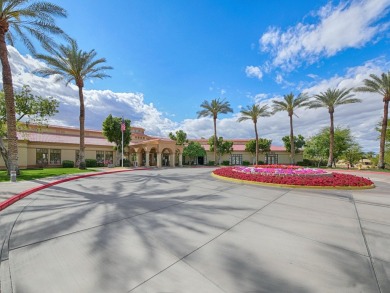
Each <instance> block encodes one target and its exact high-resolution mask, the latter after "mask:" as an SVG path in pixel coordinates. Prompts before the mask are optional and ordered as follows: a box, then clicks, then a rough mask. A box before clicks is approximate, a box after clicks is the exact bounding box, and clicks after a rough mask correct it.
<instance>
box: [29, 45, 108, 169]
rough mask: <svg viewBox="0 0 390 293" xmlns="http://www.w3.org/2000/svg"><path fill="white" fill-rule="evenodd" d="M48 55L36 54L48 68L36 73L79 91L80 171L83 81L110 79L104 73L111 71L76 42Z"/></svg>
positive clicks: (53, 50) (101, 59)
mask: <svg viewBox="0 0 390 293" xmlns="http://www.w3.org/2000/svg"><path fill="white" fill-rule="evenodd" d="M48 52H49V53H50V55H43V54H37V55H35V56H36V57H37V58H38V59H40V60H42V61H44V62H46V64H47V65H48V66H49V67H48V68H42V69H39V70H37V71H36V73H39V74H42V75H43V76H49V75H55V76H56V80H57V81H60V80H65V81H66V84H69V83H70V82H74V83H75V84H76V86H77V87H78V89H79V101H80V116H79V120H80V169H85V141H84V136H85V135H84V124H85V105H84V94H83V88H84V80H85V79H91V78H99V79H102V78H106V77H110V76H109V75H108V74H106V73H105V71H106V70H108V69H112V67H110V66H103V65H102V64H103V63H106V59H105V58H100V59H96V55H97V53H96V52H95V50H91V51H89V52H86V51H82V50H80V49H79V47H78V45H77V42H76V41H75V40H72V39H70V40H69V43H68V44H67V45H60V46H59V48H58V49H48Z"/></svg>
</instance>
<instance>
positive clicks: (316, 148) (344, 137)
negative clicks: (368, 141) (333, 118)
mask: <svg viewBox="0 0 390 293" xmlns="http://www.w3.org/2000/svg"><path fill="white" fill-rule="evenodd" d="M329 132H330V130H329V127H325V128H323V129H321V131H320V132H319V133H318V134H317V135H315V136H313V137H311V138H310V139H309V140H308V142H307V143H306V145H305V150H304V155H305V156H307V157H309V158H311V159H315V160H319V164H320V163H321V161H323V160H324V156H325V157H326V156H329V140H330V135H329ZM354 144H356V142H355V140H354V138H353V137H352V135H351V131H350V129H349V128H341V127H336V128H335V130H334V146H333V161H332V166H333V165H335V162H336V161H337V160H338V158H340V157H341V156H342V155H343V154H344V153H345V151H346V150H348V149H349V148H350V147H351V146H353V145H354Z"/></svg>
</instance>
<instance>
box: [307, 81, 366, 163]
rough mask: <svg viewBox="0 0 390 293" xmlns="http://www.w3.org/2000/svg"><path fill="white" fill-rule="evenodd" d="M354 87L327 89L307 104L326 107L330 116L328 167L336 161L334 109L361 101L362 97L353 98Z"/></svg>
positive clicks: (313, 107)
mask: <svg viewBox="0 0 390 293" xmlns="http://www.w3.org/2000/svg"><path fill="white" fill-rule="evenodd" d="M351 91H352V89H341V90H339V89H327V90H326V91H325V92H321V93H320V94H318V95H314V97H313V100H312V101H310V102H309V103H308V104H307V105H308V108H309V109H317V108H326V109H328V112H329V117H330V128H329V129H330V132H329V158H328V164H327V166H328V167H330V168H331V167H332V166H333V163H334V143H335V141H334V136H335V132H334V131H335V130H334V117H333V115H334V111H335V108H336V107H337V106H340V105H346V104H352V103H360V102H361V100H360V99H356V98H353V94H351Z"/></svg>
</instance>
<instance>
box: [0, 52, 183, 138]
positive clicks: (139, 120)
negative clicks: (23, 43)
mask: <svg viewBox="0 0 390 293" xmlns="http://www.w3.org/2000/svg"><path fill="white" fill-rule="evenodd" d="M8 50H9V56H10V63H11V70H12V73H13V82H14V87H15V88H21V87H22V86H23V85H25V84H28V85H30V87H31V88H32V91H33V93H34V94H36V95H41V96H52V97H54V98H56V99H57V100H58V101H59V102H60V108H59V113H58V114H57V115H56V116H55V117H53V118H51V119H50V121H49V122H50V123H52V124H55V125H62V126H74V127H78V125H79V98H78V88H77V87H76V86H75V85H73V84H69V85H68V86H66V85H65V84H64V83H63V82H55V81H54V79H55V78H54V77H48V78H43V77H40V76H37V75H34V74H31V72H32V71H33V70H35V69H38V68H41V67H42V66H44V64H43V63H42V62H40V61H38V60H35V59H34V58H32V57H31V56H29V55H26V56H23V55H21V54H20V53H19V52H18V51H17V50H16V49H15V48H13V47H11V46H8ZM0 82H1V81H0ZM84 98H85V111H86V121H85V125H86V128H90V129H101V126H102V122H103V120H104V119H105V118H106V117H107V116H108V115H109V114H112V115H114V116H122V115H123V116H124V117H126V118H129V119H131V121H132V125H134V126H141V127H144V128H145V130H146V133H148V134H149V135H154V136H164V137H166V136H167V134H168V133H169V131H171V130H172V129H173V128H176V127H177V123H176V122H173V121H172V120H170V119H168V118H165V117H164V115H163V113H161V112H160V111H159V110H157V109H156V108H155V107H154V105H153V104H152V103H150V104H147V103H145V101H144V96H143V94H142V93H115V92H113V91H110V90H84Z"/></svg>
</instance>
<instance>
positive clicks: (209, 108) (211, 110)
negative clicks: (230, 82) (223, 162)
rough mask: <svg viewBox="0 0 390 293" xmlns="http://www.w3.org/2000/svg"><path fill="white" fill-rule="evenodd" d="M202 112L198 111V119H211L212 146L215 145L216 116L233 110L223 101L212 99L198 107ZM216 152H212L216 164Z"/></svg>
mask: <svg viewBox="0 0 390 293" xmlns="http://www.w3.org/2000/svg"><path fill="white" fill-rule="evenodd" d="M200 107H201V108H202V110H200V111H198V112H197V114H198V118H200V117H212V118H213V123H214V136H213V137H214V145H216V144H217V118H218V114H227V113H233V109H232V108H231V107H230V103H229V102H227V101H225V100H224V99H223V100H221V99H214V100H211V103H209V102H208V101H206V100H205V101H203V103H202V104H201V105H200ZM216 160H217V150H216V149H215V150H214V163H215V164H217V161H216Z"/></svg>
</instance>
